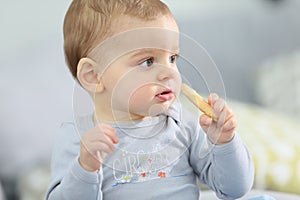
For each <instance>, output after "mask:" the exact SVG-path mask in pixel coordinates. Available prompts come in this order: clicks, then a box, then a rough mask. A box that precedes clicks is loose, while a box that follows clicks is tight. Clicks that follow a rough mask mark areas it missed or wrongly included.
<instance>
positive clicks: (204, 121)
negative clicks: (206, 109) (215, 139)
mask: <svg viewBox="0 0 300 200" xmlns="http://www.w3.org/2000/svg"><path fill="white" fill-rule="evenodd" d="M199 122H200V125H201V127H202V128H203V130H204V131H205V132H206V133H207V131H208V128H209V127H210V125H211V123H212V119H211V118H210V117H208V116H207V115H204V114H203V115H201V116H200V120H199Z"/></svg>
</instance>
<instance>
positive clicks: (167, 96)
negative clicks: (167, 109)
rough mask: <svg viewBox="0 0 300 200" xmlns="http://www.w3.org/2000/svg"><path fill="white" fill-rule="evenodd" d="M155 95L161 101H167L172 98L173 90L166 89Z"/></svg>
mask: <svg viewBox="0 0 300 200" xmlns="http://www.w3.org/2000/svg"><path fill="white" fill-rule="evenodd" d="M156 97H157V98H158V99H159V100H161V101H169V100H172V99H173V98H174V92H173V91H172V90H169V89H166V90H164V91H163V92H161V93H159V94H157V95H156Z"/></svg>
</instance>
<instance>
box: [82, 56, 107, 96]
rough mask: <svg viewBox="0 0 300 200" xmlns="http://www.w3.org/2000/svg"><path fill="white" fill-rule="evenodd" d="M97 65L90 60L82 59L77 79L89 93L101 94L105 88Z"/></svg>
mask: <svg viewBox="0 0 300 200" xmlns="http://www.w3.org/2000/svg"><path fill="white" fill-rule="evenodd" d="M96 65H97V63H96V62H95V61H93V60H92V59H90V58H81V59H80V61H79V62H78V65H77V79H78V81H79V82H80V84H81V85H82V87H84V89H86V90H87V91H88V92H91V93H99V92H102V91H103V89H104V87H103V84H102V82H101V81H102V80H101V78H100V77H99V75H98V72H97V69H96Z"/></svg>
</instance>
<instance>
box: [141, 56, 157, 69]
mask: <svg viewBox="0 0 300 200" xmlns="http://www.w3.org/2000/svg"><path fill="white" fill-rule="evenodd" d="M153 63H154V58H153V57H151V58H148V59H147V60H145V61H143V62H142V63H141V64H139V65H140V66H142V67H150V66H151V65H152V64H153Z"/></svg>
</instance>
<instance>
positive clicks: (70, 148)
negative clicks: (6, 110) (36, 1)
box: [46, 0, 254, 200]
mask: <svg viewBox="0 0 300 200" xmlns="http://www.w3.org/2000/svg"><path fill="white" fill-rule="evenodd" d="M64 41H65V43H64V48H65V56H66V61H67V64H68V67H69V69H70V71H71V73H72V75H73V76H74V78H75V79H76V80H77V81H78V82H79V83H80V85H81V86H82V87H83V88H84V89H85V90H86V91H87V92H88V93H89V94H90V96H91V97H92V99H93V102H94V113H93V114H91V115H87V116H80V117H77V118H76V119H74V121H70V122H65V123H63V125H62V127H61V132H60V134H59V135H58V139H57V142H56V145H55V147H54V151H53V158H52V166H51V167H52V180H51V184H50V187H49V189H48V192H47V197H46V198H47V199H72V200H74V199H93V200H96V199H97V200H99V199H105V200H110V199H111V200H115V199H163V198H164V199H172V200H174V199H189V200H192V199H199V196H200V190H199V187H198V185H197V179H199V181H200V182H202V183H204V184H206V185H207V186H208V187H209V188H210V189H212V190H213V191H215V193H216V195H217V196H218V197H219V198H221V199H235V198H239V197H241V196H243V195H244V194H245V193H247V192H248V191H249V190H250V188H251V186H252V183H253V177H254V169H253V163H252V159H251V156H250V155H249V152H248V150H247V148H246V146H245V145H244V144H243V142H242V141H241V139H240V137H239V135H238V134H237V133H236V132H235V129H236V126H237V121H236V118H235V115H234V113H233V112H232V111H231V109H230V108H229V107H228V106H227V104H226V103H225V101H224V100H223V99H221V98H219V97H218V96H217V95H216V94H211V95H210V96H209V99H208V103H209V104H210V105H211V106H212V107H213V115H214V119H218V120H217V121H214V120H212V119H211V118H210V117H208V116H207V115H201V117H200V119H198V117H197V116H196V115H193V114H191V113H189V112H188V111H187V110H186V109H185V108H184V107H183V106H181V104H180V102H179V101H178V97H179V94H180V90H181V77H180V74H179V72H178V69H177V66H176V59H177V57H178V54H179V30H178V26H177V24H176V21H175V20H174V18H173V16H172V14H171V12H170V10H169V9H168V7H167V6H166V5H165V4H164V3H163V2H161V1H159V0H126V1H124V0H109V1H107V0H73V2H72V4H71V5H70V7H69V10H68V12H67V14H66V17H65V21H64Z"/></svg>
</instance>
